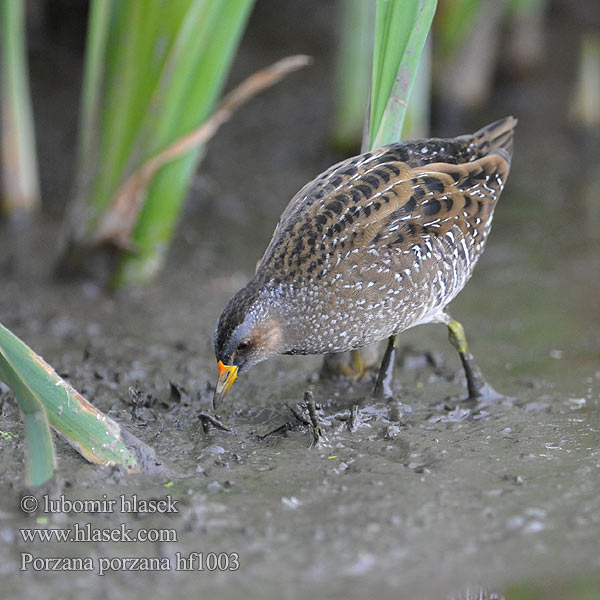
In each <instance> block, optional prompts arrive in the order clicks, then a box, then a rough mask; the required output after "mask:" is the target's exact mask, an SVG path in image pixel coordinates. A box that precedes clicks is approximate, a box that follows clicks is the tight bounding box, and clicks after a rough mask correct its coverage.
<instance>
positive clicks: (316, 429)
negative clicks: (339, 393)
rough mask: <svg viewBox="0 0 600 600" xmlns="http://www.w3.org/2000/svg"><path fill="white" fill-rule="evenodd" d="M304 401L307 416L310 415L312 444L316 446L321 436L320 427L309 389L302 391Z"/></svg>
mask: <svg viewBox="0 0 600 600" xmlns="http://www.w3.org/2000/svg"><path fill="white" fill-rule="evenodd" d="M304 403H305V404H306V407H307V409H308V416H309V417H310V424H311V427H312V432H313V445H314V446H316V445H317V444H318V443H319V439H320V438H321V435H322V434H321V427H320V425H319V416H318V415H317V407H316V406H315V400H314V398H313V393H312V392H311V391H310V390H306V391H305V392H304Z"/></svg>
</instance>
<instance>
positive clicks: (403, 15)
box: [368, 0, 437, 149]
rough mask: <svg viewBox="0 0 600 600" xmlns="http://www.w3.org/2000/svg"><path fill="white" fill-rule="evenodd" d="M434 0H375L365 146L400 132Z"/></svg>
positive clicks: (393, 137) (387, 141)
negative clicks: (367, 130) (375, 8)
mask: <svg viewBox="0 0 600 600" xmlns="http://www.w3.org/2000/svg"><path fill="white" fill-rule="evenodd" d="M436 4H437V1H436V0H412V1H408V0H378V2H377V13H376V18H375V40H374V46H373V78H372V83H371V112H370V118H369V135H368V141H369V143H368V146H369V148H370V149H373V148H378V147H379V146H383V145H385V144H390V143H392V142H396V141H398V140H399V139H400V137H401V134H402V127H403V124H404V119H405V117H406V109H407V106H408V100H409V98H410V93H411V90H412V87H413V84H414V79H415V73H416V71H417V67H418V64H419V59H420V58H421V53H422V51H423V47H424V45H425V41H426V39H427V35H428V33H429V29H430V27H431V21H432V20H433V15H434V13H435V9H436Z"/></svg>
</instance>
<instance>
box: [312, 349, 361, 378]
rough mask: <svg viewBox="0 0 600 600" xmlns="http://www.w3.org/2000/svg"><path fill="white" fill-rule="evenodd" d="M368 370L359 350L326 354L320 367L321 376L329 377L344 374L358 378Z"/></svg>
mask: <svg viewBox="0 0 600 600" xmlns="http://www.w3.org/2000/svg"><path fill="white" fill-rule="evenodd" d="M368 370H369V365H368V364H367V361H366V360H365V357H364V355H363V353H362V352H361V351H360V350H351V351H349V352H339V353H337V354H327V355H326V356H325V360H324V361H323V366H322V367H321V376H322V377H324V378H326V379H329V378H332V377H338V376H340V375H345V376H346V377H350V378H357V379H360V378H361V377H364V376H365V375H366V373H367V372H368Z"/></svg>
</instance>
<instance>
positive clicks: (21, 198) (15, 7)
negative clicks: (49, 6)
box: [0, 0, 40, 214]
mask: <svg viewBox="0 0 600 600" xmlns="http://www.w3.org/2000/svg"><path fill="white" fill-rule="evenodd" d="M0 44H1V45H0V59H1V62H0V104H1V106H2V142H1V145H2V193H1V198H0V206H1V208H2V209H3V211H4V212H5V213H7V214H30V213H32V212H34V211H35V210H37V208H38V207H39V204H40V186H39V175H38V164H37V157H36V152H35V133H34V127H33V111H32V107H31V95H30V91H29V75H28V69H27V53H26V47H25V2H24V1H23V0H0Z"/></svg>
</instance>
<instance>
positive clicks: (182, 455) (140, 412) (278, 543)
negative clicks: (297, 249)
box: [0, 2, 600, 599]
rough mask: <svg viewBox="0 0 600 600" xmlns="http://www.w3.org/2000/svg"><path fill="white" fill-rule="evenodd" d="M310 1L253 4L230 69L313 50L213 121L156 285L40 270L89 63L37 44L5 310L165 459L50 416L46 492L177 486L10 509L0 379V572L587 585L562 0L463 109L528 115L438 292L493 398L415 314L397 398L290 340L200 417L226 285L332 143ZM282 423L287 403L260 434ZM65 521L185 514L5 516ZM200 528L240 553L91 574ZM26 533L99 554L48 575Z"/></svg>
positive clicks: (153, 579) (216, 592) (12, 444)
mask: <svg viewBox="0 0 600 600" xmlns="http://www.w3.org/2000/svg"><path fill="white" fill-rule="evenodd" d="M314 10H315V11H316V12H314V13H313V14H312V17H311V18H310V19H309V18H307V17H306V15H305V14H304V13H303V10H302V7H301V6H297V5H296V4H295V3H293V2H290V3H274V2H271V3H265V2H263V3H262V4H261V3H259V5H258V8H257V12H256V13H255V15H254V17H253V19H252V21H251V24H250V28H249V30H248V33H247V35H246V37H245V39H244V42H243V45H242V49H241V52H240V55H239V57H238V59H237V62H236V64H235V68H234V71H233V75H232V80H233V81H238V80H239V79H240V78H241V77H243V76H244V75H245V74H247V73H249V72H250V71H252V70H254V69H256V68H258V67H260V66H263V65H264V64H266V63H268V62H270V61H272V60H275V59H277V58H279V57H281V56H283V55H285V54H288V53H295V52H306V53H309V54H312V55H313V56H315V64H314V66H313V67H311V68H310V69H308V70H306V71H304V72H302V73H298V74H295V75H293V76H291V77H290V78H289V79H288V80H287V81H286V82H284V83H282V84H280V85H279V86H278V87H276V88H274V89H272V90H270V91H268V92H267V93H265V94H264V95H263V96H262V97H260V98H259V99H257V100H254V101H253V102H252V103H251V104H250V105H249V106H247V107H246V108H244V109H243V110H242V111H241V112H240V113H239V114H238V115H237V116H236V117H235V119H234V120H233V122H232V123H230V124H228V125H226V126H225V127H224V128H223V130H222V131H221V132H220V134H219V136H218V139H216V140H215V141H214V142H213V143H211V145H210V148H209V150H208V154H207V156H206V159H205V161H204V163H203V166H202V168H201V170H200V172H199V174H198V177H197V180H196V183H195V185H194V188H193V190H192V193H191V194H190V198H189V202H188V205H187V207H186V210H185V217H184V219H183V220H182V223H181V226H180V229H179V234H178V237H177V240H176V242H175V244H174V246H173V248H172V251H171V252H170V254H169V259H168V264H167V266H166V268H165V270H164V272H163V274H162V275H161V276H160V277H159V279H158V281H157V282H156V284H155V285H153V286H152V287H150V288H148V289H145V290H138V291H135V292H131V293H122V294H117V295H113V296H110V295H107V294H105V293H104V291H103V290H102V289H101V288H99V287H98V286H97V285H96V284H94V283H93V282H90V281H81V280H80V281H70V282H64V281H63V282H57V281H55V280H54V279H53V278H52V277H51V272H52V259H53V254H54V250H55V248H56V245H57V239H58V235H59V229H60V217H61V214H62V211H63V209H64V203H65V199H66V197H67V195H68V185H69V178H70V175H71V169H72V155H73V144H74V134H75V124H74V122H73V116H72V115H73V113H74V111H75V110H76V103H77V94H78V81H79V80H78V74H79V69H80V66H81V65H80V62H79V59H78V58H77V56H78V50H77V47H76V45H75V46H73V45H71V46H66V47H65V46H62V45H61V44H59V43H58V42H57V40H56V39H49V40H43V43H42V41H38V43H37V45H35V44H34V48H33V54H32V74H33V80H34V93H35V94H36V96H35V100H36V114H37V119H38V128H39V130H40V134H39V136H40V141H39V144H40V151H41V157H42V161H41V163H42V164H41V166H42V174H43V177H44V190H45V197H46V198H47V207H46V208H47V210H46V215H45V217H44V218H43V219H42V222H40V223H38V224H36V225H33V226H31V227H28V228H23V229H20V230H18V231H17V232H16V233H15V232H10V231H9V230H8V229H7V228H3V229H2V235H1V238H0V276H1V278H2V279H1V281H2V283H1V287H0V322H2V323H3V324H4V325H6V326H7V327H9V328H10V329H11V330H12V331H14V332H15V333H16V334H17V335H19V336H20V337H21V338H22V339H24V340H25V341H26V342H27V343H29V344H30V345H31V346H32V347H33V348H34V349H35V350H36V351H37V352H39V353H40V354H41V355H42V356H44V358H45V359H46V360H48V361H49V362H50V363H51V364H53V365H54V366H55V367H56V369H57V370H58V372H59V373H61V374H62V375H63V376H65V377H67V378H68V380H69V382H70V383H72V384H73V385H74V386H75V387H76V388H77V389H79V390H80V391H82V392H83V393H84V394H85V395H86V396H87V397H88V398H89V399H90V400H91V401H92V402H93V403H94V404H95V405H96V406H97V407H99V408H100V409H101V410H103V411H105V412H106V413H108V414H110V415H111V416H112V417H113V418H115V419H116V420H117V421H119V422H120V423H122V424H123V425H124V427H126V428H127V429H128V430H129V431H130V432H132V433H133V434H135V435H136V436H138V437H139V438H141V439H142V440H144V441H145V442H146V443H148V444H150V445H151V446H153V447H154V448H155V450H156V453H157V455H158V457H159V459H160V461H161V463H162V467H161V469H160V470H159V471H158V472H157V473H144V474H140V475H136V476H126V475H123V474H122V473H121V472H120V471H118V470H112V471H111V470H110V469H103V468H98V467H93V466H91V465H89V464H87V463H86V462H85V461H84V460H83V459H82V458H81V457H80V456H79V455H77V454H76V453H75V452H74V451H73V450H71V449H70V448H69V447H67V446H66V445H65V444H64V443H63V442H62V441H60V440H58V441H57V442H56V448H57V452H58V474H59V475H58V478H57V482H56V483H55V485H54V486H53V487H52V490H51V491H52V494H54V496H53V497H57V496H58V495H60V494H64V496H65V497H66V498H67V499H71V500H72V499H102V498H103V494H106V498H107V499H116V500H118V499H120V497H121V496H124V497H125V498H126V499H131V497H132V495H133V494H137V495H138V497H139V498H155V499H160V498H165V497H166V496H167V495H170V496H171V498H172V499H174V500H177V501H178V505H177V511H178V512H174V513H171V514H167V515H143V514H136V513H126V514H123V513H121V512H119V511H118V507H117V510H115V512H113V513H89V512H88V513H81V514H74V513H65V512H58V513H47V514H44V513H39V512H38V513H36V514H35V515H33V516H30V515H27V514H24V513H23V512H22V511H21V510H20V509H19V499H20V495H21V493H22V492H23V435H24V434H23V427H22V425H21V422H20V420H19V414H18V411H17V409H16V408H15V403H14V401H13V398H12V396H11V394H10V392H8V391H7V389H6V388H5V387H0V402H1V403H2V405H1V406H2V410H1V414H0V430H1V431H2V432H3V433H2V436H0V452H1V454H0V456H1V462H0V478H1V484H2V489H3V491H4V493H3V495H2V499H1V501H0V539H1V540H2V544H1V545H0V574H1V578H0V595H1V596H2V597H10V595H14V594H17V593H18V595H19V597H21V598H39V597H42V596H44V595H45V594H47V593H49V592H50V593H51V594H52V596H53V597H57V598H58V597H60V598H71V597H81V596H82V595H85V597H90V598H91V597H98V598H122V597H133V596H134V595H135V596H137V597H141V596H142V595H145V596H146V597H148V598H179V597H202V598H213V599H229V598H261V599H269V598H286V599H296V598H364V597H367V595H368V596H369V597H372V598H391V597H394V598H432V599H434V598H436V599H437V598H440V599H441V598H447V597H448V596H450V595H451V594H460V593H462V592H464V591H465V590H466V589H467V588H468V587H469V586H471V588H470V589H471V590H478V589H479V588H478V586H480V585H481V586H484V587H486V588H487V589H488V590H496V591H500V590H506V589H507V588H510V586H512V585H517V584H521V583H525V584H529V583H531V584H534V585H539V586H541V587H542V588H543V589H545V590H547V595H546V596H543V597H547V598H569V597H573V596H572V595H571V593H570V592H564V590H565V589H572V588H569V585H570V584H569V583H565V582H573V581H575V582H576V584H575V585H583V584H581V581H587V582H591V583H590V586H591V587H590V589H592V590H596V591H598V587H595V586H597V585H598V577H599V574H600V543H599V541H598V540H599V539H600V537H599V536H600V477H599V475H600V451H599V450H598V439H599V431H600V347H599V343H598V340H599V339H600V318H599V317H600V252H599V250H600V235H599V234H598V231H600V208H599V207H600V204H598V202H599V200H600V199H599V198H598V189H599V187H598V186H599V177H600V175H599V172H598V163H599V158H600V153H599V152H598V138H595V139H594V138H593V136H592V137H590V136H582V135H580V134H579V133H577V132H573V131H572V130H570V129H569V127H568V126H567V123H566V116H565V106H566V103H567V101H568V90H567V83H568V81H569V78H570V77H571V76H572V72H573V63H572V61H571V62H570V61H569V60H567V59H564V57H565V56H574V49H575V47H576V44H577V39H578V38H577V32H576V31H571V30H570V29H569V28H568V27H565V25H564V23H563V22H561V18H560V13H558V15H556V14H555V15H554V17H553V18H554V21H553V28H554V29H551V32H550V33H551V34H552V33H553V32H556V31H559V32H561V33H563V34H565V35H564V36H563V38H561V39H562V40H563V41H562V46H561V45H560V44H558V45H556V44H551V45H550V47H549V56H548V61H547V64H546V65H545V68H543V69H542V71H541V72H540V73H538V74H537V75H536V76H535V77H534V78H529V79H527V80H525V81H523V80H521V81H514V80H512V81H511V80H507V81H505V82H504V83H501V84H500V85H499V86H498V89H497V90H496V92H495V96H494V99H493V101H492V102H491V104H490V106H489V107H487V108H486V110H485V111H484V112H481V113H479V114H473V115H471V116H470V117H469V121H468V122H466V123H465V125H464V127H465V130H469V129H475V128H478V127H479V126H481V125H483V124H484V123H486V122H488V121H491V120H493V119H495V118H499V117H502V116H504V115H506V114H513V115H515V116H517V117H518V118H519V126H518V130H517V137H516V144H515V145H516V150H515V159H514V163H513V170H512V173H511V175H510V178H509V181H508V185H507V188H506V190H505V192H504V194H503V196H502V198H501V201H500V204H499V206H498V208H497V211H496V216H495V221H494V228H493V231H492V234H491V237H490V239H489V242H488V247H487V249H486V252H485V254H484V256H483V257H482V259H481V260H480V262H479V264H478V267H477V269H476V271H475V275H474V276H473V278H472V280H471V281H470V282H469V284H468V285H467V286H466V288H465V290H464V292H463V293H462V294H461V295H460V297H459V298H458V299H457V300H456V301H455V302H454V303H453V306H452V310H453V314H454V315H455V316H456V318H458V319H459V320H460V321H462V322H463V324H464V326H465V328H466V330H467V333H468V335H469V337H470V340H471V345H472V349H473V351H474V353H475V354H476V356H477V357H478V360H479V362H480V364H481V366H482V368H483V370H484V372H485V374H486V375H487V377H488V379H489V381H490V382H491V383H492V385H493V386H494V387H495V388H496V389H497V390H498V391H500V392H501V393H502V394H504V399H503V400H501V401H499V402H497V403H495V404H493V405H488V406H473V405H470V404H468V403H465V402H462V401H461V398H462V397H463V396H464V395H465V389H464V381H463V377H462V374H461V372H460V369H459V362H458V358H457V357H456V356H455V354H454V352H453V350H452V348H451V347H450V346H449V344H448V343H447V340H446V332H445V331H444V328H443V327H441V326H423V327H419V328H416V329H414V330H412V331H409V332H407V333H406V334H404V335H402V338H401V343H402V347H403V352H402V353H401V357H400V359H399V367H401V368H399V370H398V373H399V375H398V381H397V389H396V395H397V397H396V400H395V401H394V402H393V403H391V404H389V405H388V404H385V403H374V402H373V400H371V398H370V391H371V386H372V382H371V381H370V380H368V379H365V380H361V381H354V382H351V381H348V380H343V381H338V382H325V381H321V380H319V379H318V377H317V376H316V373H317V372H318V370H319V367H320V364H321V359H320V358H319V357H282V358H280V359H278V360H273V361H271V362H268V363H264V364H262V365H260V366H258V367H256V369H254V370H253V371H251V372H250V373H248V374H246V375H243V376H241V377H240V378H239V381H238V382H237V383H236V384H235V386H234V387H233V388H232V390H231V392H230V394H229V395H228V397H227V399H226V402H225V403H224V406H223V407H222V410H221V411H220V413H221V416H222V418H223V420H224V421H225V422H227V423H228V424H229V425H231V426H232V427H233V428H234V432H232V433H227V432H222V431H218V430H215V429H209V430H208V431H205V430H204V429H203V427H202V426H201V423H200V421H199V419H198V413H199V412H200V411H206V410H210V401H211V390H212V384H213V382H214V379H215V374H216V365H215V360H214V355H213V349H212V331H213V328H214V325H215V322H216V319H217V317H218V315H219V313H220V310H221V309H222V307H223V306H224V304H225V302H226V301H227V299H228V298H229V297H230V296H231V295H232V294H233V293H234V292H235V291H236V290H237V289H238V288H239V287H240V286H241V285H243V284H244V282H245V281H247V280H248V278H249V277H250V276H251V273H252V271H253V268H254V265H255V263H256V261H257V259H258V258H259V257H260V255H261V253H262V251H263V249H264V247H265V246H266V244H267V242H268V239H269V236H270V233H271V231H272V229H273V227H274V224H275V222H276V220H277V217H278V215H279V213H280V212H281V210H282V209H283V207H284V206H285V204H286V203H287V201H288V199H289V198H290V197H291V196H292V195H293V193H294V192H295V191H296V190H297V189H298V188H299V187H301V186H302V185H303V184H304V183H305V182H306V181H307V180H308V179H310V178H312V177H313V176H314V175H316V174H317V173H318V172H320V171H321V170H323V169H324V168H325V167H327V166H328V165H329V164H331V163H332V162H334V161H335V160H337V159H338V158H340V157H339V155H335V154H333V153H331V152H330V151H329V150H327V146H326V131H327V123H328V121H329V119H330V110H331V103H330V100H329V96H328V90H329V83H330V79H331V68H332V60H333V39H332V38H331V35H330V31H329V26H328V20H329V19H330V17H331V5H330V4H329V3H318V4H317V6H316V7H315V9H314ZM563 59H564V60H563ZM50 75H51V76H50ZM454 133H462V131H455V132H454ZM175 389H176V390H177V391H174V390H175ZM306 389H311V390H312V391H313V393H314V397H315V400H316V401H317V403H318V405H319V406H320V411H319V415H320V417H321V426H322V429H323V432H324V439H323V440H322V441H321V442H320V443H319V444H318V446H317V447H311V439H312V436H311V432H310V431H309V430H308V429H307V428H306V427H304V426H297V423H296V422H295V421H294V418H293V416H292V414H291V412H290V409H289V405H293V404H295V403H298V402H300V401H301V400H302V396H303V392H304V391H305V390H306ZM133 398H135V399H137V400H136V401H137V405H134V403H133V401H132V399H133ZM355 404H357V405H358V407H359V411H358V416H359V419H358V422H357V424H356V428H355V430H354V431H350V429H349V427H348V424H347V421H345V420H344V418H346V417H347V416H348V414H349V412H350V410H351V408H352V406H353V405H355ZM286 422H290V423H292V424H294V425H296V426H295V427H294V428H293V429H292V430H291V431H288V432H286V433H285V434H273V435H271V436H268V437H266V438H264V439H261V437H260V436H261V435H263V434H265V433H267V432H269V431H271V430H273V429H276V428H277V427H279V426H281V425H283V424H285V423H286ZM36 518H37V519H40V518H41V519H42V520H41V521H39V520H38V521H37V522H36ZM44 519H45V520H44ZM75 523H80V524H82V525H83V524H86V523H91V524H92V526H93V527H98V528H104V529H115V528H118V527H119V526H120V523H125V524H126V527H128V528H131V529H132V530H134V531H136V530H138V529H140V528H159V529H160V528H162V529H174V530H175V531H176V534H177V538H178V539H177V541H176V542H171V543H167V542H162V543H153V542H145V543H141V542H122V543H116V542H78V543H75V542H52V543H41V542H35V543H33V542H25V541H23V539H22V536H21V534H20V532H19V529H20V528H25V527H28V528H31V527H36V526H37V527H45V528H67V527H71V526H73V524H75ZM191 552H200V553H204V555H205V557H204V560H205V561H206V560H209V559H208V558H207V555H208V554H209V553H217V554H218V553H226V554H228V557H227V559H228V564H229V566H230V567H231V568H235V567H236V565H237V563H239V568H238V569H237V570H226V571H223V572H220V571H218V570H217V571H209V570H208V567H209V566H210V565H209V564H206V567H207V569H206V570H204V571H198V570H194V571H187V572H186V571H181V570H179V571H176V570H174V569H172V570H171V571H168V572H161V571H153V572H144V573H140V572H127V571H125V570H115V571H114V572H109V573H108V574H106V575H104V576H103V577H99V575H98V568H99V566H100V565H101V564H103V565H105V564H106V561H101V559H102V558H107V557H108V558H116V559H123V558H125V557H162V558H163V559H167V561H166V562H170V563H171V566H172V567H174V566H175V562H176V559H175V557H176V554H177V553H180V555H181V556H188V555H189V554H190V553H191ZM23 553H29V554H31V555H32V557H37V558H40V557H59V556H67V557H87V558H89V559H91V562H92V563H93V571H92V572H91V573H88V572H78V573H62V574H61V573H56V572H47V571H35V570H34V568H33V566H32V564H30V565H29V567H28V570H27V571H19V568H20V567H21V560H22V558H21V555H22V554H23ZM231 553H236V555H237V562H236V560H235V556H233V555H231ZM222 561H223V562H222V566H223V565H225V562H226V560H225V559H222ZM37 564H38V565H39V562H38V563H37ZM112 564H113V566H114V567H115V568H116V569H119V568H121V569H122V568H124V566H125V563H124V561H121V562H119V561H113V563H112ZM129 564H130V565H131V563H129ZM163 564H164V562H163ZM138 566H143V565H142V564H141V563H138ZM195 566H196V567H197V564H196V565H195ZM591 593H592V594H594V591H592V592H591ZM589 597H590V598H592V597H600V596H594V595H590V596H589Z"/></svg>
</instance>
